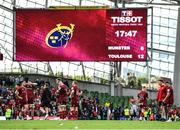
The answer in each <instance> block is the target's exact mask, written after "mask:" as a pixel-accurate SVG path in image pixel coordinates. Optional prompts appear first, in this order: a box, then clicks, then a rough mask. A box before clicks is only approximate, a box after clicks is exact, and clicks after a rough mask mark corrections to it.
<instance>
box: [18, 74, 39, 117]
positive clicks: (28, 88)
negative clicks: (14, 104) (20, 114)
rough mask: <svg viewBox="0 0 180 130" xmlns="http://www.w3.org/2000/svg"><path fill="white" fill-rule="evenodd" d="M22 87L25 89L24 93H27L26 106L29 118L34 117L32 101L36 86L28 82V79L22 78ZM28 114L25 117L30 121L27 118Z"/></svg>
mask: <svg viewBox="0 0 180 130" xmlns="http://www.w3.org/2000/svg"><path fill="white" fill-rule="evenodd" d="M22 85H23V86H24V87H25V88H26V93H27V104H28V109H29V110H30V113H31V117H33V116H34V104H33V103H34V100H35V95H34V86H35V85H37V83H33V82H31V81H29V78H28V77H25V78H24V81H23V82H22ZM29 115H30V114H28V115H27V118H28V119H31V118H30V117H29Z"/></svg>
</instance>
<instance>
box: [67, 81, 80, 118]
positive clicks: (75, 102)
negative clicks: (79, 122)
mask: <svg viewBox="0 0 180 130" xmlns="http://www.w3.org/2000/svg"><path fill="white" fill-rule="evenodd" d="M81 94H82V91H80V89H79V88H78V86H77V82H76V81H73V82H72V87H71V92H70V98H71V109H70V111H71V117H72V119H78V106H79V96H80V95H81Z"/></svg>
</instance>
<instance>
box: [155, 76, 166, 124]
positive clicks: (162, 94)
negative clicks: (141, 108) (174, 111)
mask: <svg viewBox="0 0 180 130" xmlns="http://www.w3.org/2000/svg"><path fill="white" fill-rule="evenodd" d="M158 84H159V90H158V94H157V101H158V104H159V109H160V111H161V112H159V115H161V120H163V121H164V120H166V108H167V103H166V101H165V100H166V99H165V98H166V96H167V89H168V87H167V86H166V85H165V83H164V81H163V80H161V79H160V80H158Z"/></svg>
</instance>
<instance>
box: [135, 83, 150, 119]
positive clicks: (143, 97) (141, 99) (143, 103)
mask: <svg viewBox="0 0 180 130" xmlns="http://www.w3.org/2000/svg"><path fill="white" fill-rule="evenodd" d="M137 97H138V103H139V107H140V118H143V113H144V110H145V108H146V107H147V99H148V93H147V91H146V87H145V86H143V87H142V90H141V91H140V92H139V93H138V95H137Z"/></svg>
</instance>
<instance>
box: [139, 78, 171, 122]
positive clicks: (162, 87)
mask: <svg viewBox="0 0 180 130" xmlns="http://www.w3.org/2000/svg"><path fill="white" fill-rule="evenodd" d="M157 83H158V85H159V89H158V92H157V104H158V115H159V118H160V120H162V121H165V120H168V121H170V120H171V116H172V113H170V109H171V107H172V106H173V103H174V93H173V88H172V86H171V84H170V82H166V81H163V80H162V79H160V80H158V81H157ZM147 99H148V93H147V92H146V88H145V87H143V88H142V91H141V92H140V93H138V104H139V107H140V110H141V113H143V111H144V109H145V108H146V107H147ZM142 116H143V114H142Z"/></svg>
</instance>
